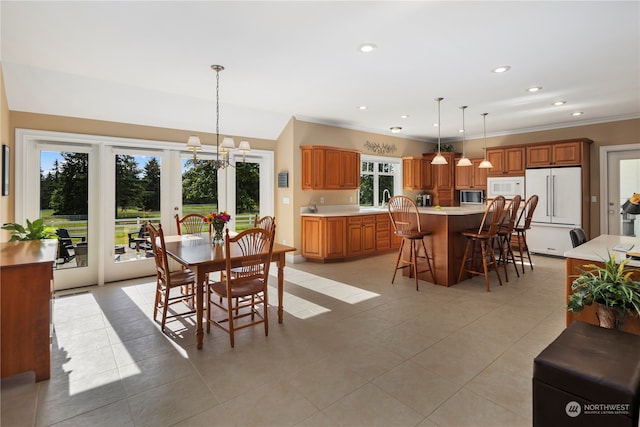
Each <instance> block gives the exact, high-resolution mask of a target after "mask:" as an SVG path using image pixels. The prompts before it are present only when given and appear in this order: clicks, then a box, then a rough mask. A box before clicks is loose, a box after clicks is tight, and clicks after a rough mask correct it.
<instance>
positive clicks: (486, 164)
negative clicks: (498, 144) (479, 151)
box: [478, 113, 493, 169]
mask: <svg viewBox="0 0 640 427" xmlns="http://www.w3.org/2000/svg"><path fill="white" fill-rule="evenodd" d="M487 114H489V113H482V118H483V120H484V160H483V161H481V162H480V165H478V167H479V168H481V169H490V168H492V167H493V165H492V164H491V162H490V161H489V160H487Z"/></svg>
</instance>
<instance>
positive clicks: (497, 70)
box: [491, 65, 511, 73]
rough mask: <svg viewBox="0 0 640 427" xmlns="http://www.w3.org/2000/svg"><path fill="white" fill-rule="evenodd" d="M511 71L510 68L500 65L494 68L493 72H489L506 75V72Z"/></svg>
mask: <svg viewBox="0 0 640 427" xmlns="http://www.w3.org/2000/svg"><path fill="white" fill-rule="evenodd" d="M510 69H511V67H510V66H508V65H501V66H499V67H496V68H494V69H493V70H491V71H492V72H494V73H506V72H507V71H509V70H510Z"/></svg>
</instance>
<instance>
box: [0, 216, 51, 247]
mask: <svg viewBox="0 0 640 427" xmlns="http://www.w3.org/2000/svg"><path fill="white" fill-rule="evenodd" d="M2 229H3V230H8V231H11V239H9V241H10V242H16V241H20V240H42V239H51V238H55V237H56V228H55V227H51V226H49V225H45V224H44V219H42V218H38V219H36V220H35V221H33V222H31V221H29V220H27V226H26V227H24V226H22V225H21V224H17V223H15V222H10V223H8V224H5V225H3V226H2Z"/></svg>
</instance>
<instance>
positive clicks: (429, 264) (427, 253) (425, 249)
mask: <svg viewBox="0 0 640 427" xmlns="http://www.w3.org/2000/svg"><path fill="white" fill-rule="evenodd" d="M420 242H421V243H422V250H423V251H424V258H425V261H426V262H427V269H428V271H430V272H431V278H432V279H433V283H434V284H437V283H438V282H437V281H436V273H435V272H434V271H433V268H432V267H431V261H430V260H429V252H427V245H426V244H425V243H424V239H421V240H420ZM425 271H427V270H425Z"/></svg>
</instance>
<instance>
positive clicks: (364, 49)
mask: <svg viewBox="0 0 640 427" xmlns="http://www.w3.org/2000/svg"><path fill="white" fill-rule="evenodd" d="M377 47H378V46H376V45H375V44H373V43H365V44H363V45H360V47H359V48H358V50H359V51H360V52H364V53H369V52H373V51H374V50H376V48H377Z"/></svg>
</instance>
